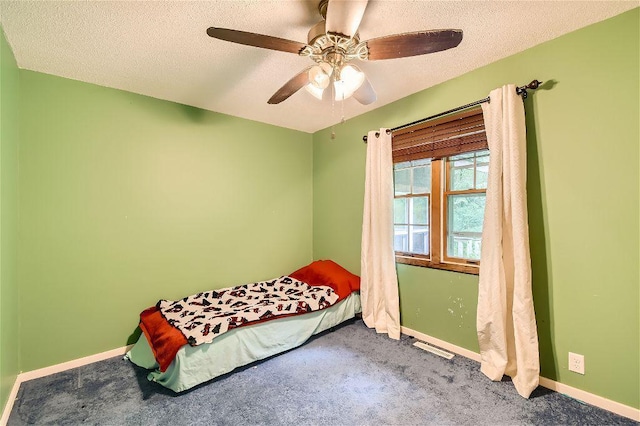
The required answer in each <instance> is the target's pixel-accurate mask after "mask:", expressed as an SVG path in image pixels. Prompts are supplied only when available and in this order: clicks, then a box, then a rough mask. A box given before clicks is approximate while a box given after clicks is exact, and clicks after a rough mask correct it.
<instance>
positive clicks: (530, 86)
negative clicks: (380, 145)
mask: <svg viewBox="0 0 640 426" xmlns="http://www.w3.org/2000/svg"><path fill="white" fill-rule="evenodd" d="M541 84H542V81H538V80H533V81H532V82H531V83H529V84H526V85H524V86H520V87H516V93H517V94H518V95H520V96H522V99H527V96H528V93H527V89H530V90H536V89H537V88H538V87H540V85H541ZM489 101H490V99H489V96H487V97H486V98H484V99H480V100H478V101H475V102H471V103H470V104H466V105H462V106H459V107H457V108H453V109H450V110H449V111H445V112H441V113H439V114H436V115H432V116H430V117H426V118H421V119H420V120H416V121H412V122H411V123H406V124H401V125H400V126H398V127H394V128H393V129H387V134H390V133H393V132H395V131H396V130H400V129H404V128H405V127H410V126H413V125H414V124H419V123H423V122H425V121H429V120H433V119H434V118H438V117H442V116H443V115H447V114H451V113H452V112H457V111H462V110H463V109H467V108H471V107H474V106H476V105H480V104H483V103H485V102H489ZM378 136H380V133H378V132H376V137H378ZM362 140H363V141H364V143H367V135H364V136H363V137H362Z"/></svg>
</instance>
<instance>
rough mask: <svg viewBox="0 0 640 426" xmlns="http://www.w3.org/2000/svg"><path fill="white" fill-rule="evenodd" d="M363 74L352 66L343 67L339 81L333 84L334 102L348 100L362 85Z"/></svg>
mask: <svg viewBox="0 0 640 426" xmlns="http://www.w3.org/2000/svg"><path fill="white" fill-rule="evenodd" d="M364 78H365V76H364V73H363V72H362V71H360V70H359V69H358V67H356V66H354V65H345V66H343V67H342V69H341V70H340V79H339V80H336V81H334V82H333V86H334V88H335V100H336V101H341V100H344V99H347V98H350V97H351V96H352V95H353V93H354V92H355V91H356V90H358V89H359V88H360V86H362V83H364Z"/></svg>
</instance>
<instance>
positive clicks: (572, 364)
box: [569, 352, 584, 374]
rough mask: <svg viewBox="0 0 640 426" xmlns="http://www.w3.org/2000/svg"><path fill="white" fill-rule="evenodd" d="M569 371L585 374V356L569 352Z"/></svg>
mask: <svg viewBox="0 0 640 426" xmlns="http://www.w3.org/2000/svg"><path fill="white" fill-rule="evenodd" d="M569 371H574V372H576V373H578V374H584V355H580V354H574V353H573V352H569Z"/></svg>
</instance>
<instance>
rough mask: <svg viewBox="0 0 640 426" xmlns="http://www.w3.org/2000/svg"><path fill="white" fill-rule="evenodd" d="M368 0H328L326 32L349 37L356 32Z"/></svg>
mask: <svg viewBox="0 0 640 426" xmlns="http://www.w3.org/2000/svg"><path fill="white" fill-rule="evenodd" d="M367 3H368V0H329V4H328V6H327V18H326V30H327V33H336V34H341V35H343V36H347V37H349V38H351V37H353V36H354V35H355V34H356V33H357V32H358V27H359V26H360V21H362V15H364V10H365V9H366V7H367Z"/></svg>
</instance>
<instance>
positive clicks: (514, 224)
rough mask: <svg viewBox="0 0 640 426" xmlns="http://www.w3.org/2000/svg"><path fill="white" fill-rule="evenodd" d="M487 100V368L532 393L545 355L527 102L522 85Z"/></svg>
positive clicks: (483, 262)
mask: <svg viewBox="0 0 640 426" xmlns="http://www.w3.org/2000/svg"><path fill="white" fill-rule="evenodd" d="M490 99H491V101H490V102H489V103H484V104H483V105H482V110H483V113H484V120H485V127H486V132H487V139H488V143H489V151H490V160H489V178H488V185H487V199H486V205H485V217H484V226H483V230H482V255H481V259H480V283H479V289H478V293H479V294H478V316H477V329H478V342H479V346H480V355H481V358H482V366H481V371H482V372H483V373H484V374H485V375H486V376H487V377H489V378H490V379H491V380H496V381H497V380H501V379H502V376H503V374H506V375H507V376H510V377H511V378H512V380H513V384H514V385H515V387H516V390H517V391H518V393H519V394H520V395H522V396H523V397H525V398H528V397H529V395H530V394H531V392H533V390H534V389H535V388H536V387H537V386H538V380H539V375H540V361H539V355H538V333H537V329H536V319H535V312H534V308H533V297H532V292H531V258H530V255H529V229H528V224H527V192H526V174H527V171H526V131H525V116H524V105H523V102H522V99H521V98H520V96H519V95H518V94H517V93H516V86H514V85H507V86H504V87H502V88H499V89H495V90H493V91H492V92H491V94H490Z"/></svg>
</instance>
